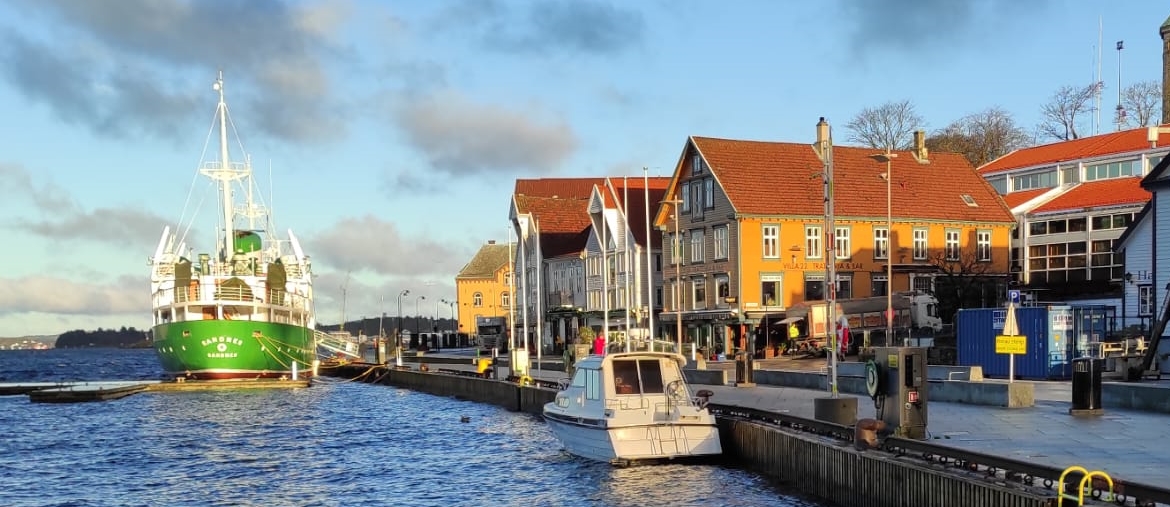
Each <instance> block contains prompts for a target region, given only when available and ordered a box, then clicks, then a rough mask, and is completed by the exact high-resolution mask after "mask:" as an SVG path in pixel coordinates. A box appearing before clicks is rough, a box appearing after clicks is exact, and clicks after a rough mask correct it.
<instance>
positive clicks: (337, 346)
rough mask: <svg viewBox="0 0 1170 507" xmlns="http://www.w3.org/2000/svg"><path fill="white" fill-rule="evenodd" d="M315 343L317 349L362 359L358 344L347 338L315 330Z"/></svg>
mask: <svg viewBox="0 0 1170 507" xmlns="http://www.w3.org/2000/svg"><path fill="white" fill-rule="evenodd" d="M347 336H348V333H347ZM313 341H314V342H316V344H317V347H319V348H323V349H325V350H328V351H330V352H333V353H335V354H341V355H346V356H349V357H354V358H358V357H361V355H360V354H359V353H358V344H357V343H356V342H354V341H353V340H350V339H347V338H345V337H342V336H335V335H331V334H329V333H323V332H321V331H318V330H316V329H314V330H313Z"/></svg>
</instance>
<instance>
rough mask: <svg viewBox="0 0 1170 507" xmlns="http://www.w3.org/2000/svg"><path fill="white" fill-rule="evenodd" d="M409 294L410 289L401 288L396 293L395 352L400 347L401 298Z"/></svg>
mask: <svg viewBox="0 0 1170 507" xmlns="http://www.w3.org/2000/svg"><path fill="white" fill-rule="evenodd" d="M408 294H410V289H402V292H399V293H398V327H397V328H396V329H394V351H395V353H396V354H397V352H398V350H399V349H400V348H401V347H402V298H403V297H405V296H406V295H408Z"/></svg>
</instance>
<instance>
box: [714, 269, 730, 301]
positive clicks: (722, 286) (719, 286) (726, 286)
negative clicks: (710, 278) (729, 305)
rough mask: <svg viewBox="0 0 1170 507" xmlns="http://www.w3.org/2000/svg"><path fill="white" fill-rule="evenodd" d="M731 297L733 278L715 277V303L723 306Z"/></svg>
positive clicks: (726, 276)
mask: <svg viewBox="0 0 1170 507" xmlns="http://www.w3.org/2000/svg"><path fill="white" fill-rule="evenodd" d="M729 297H731V277H729V276H728V275H717V276H716V277H715V298H716V299H715V303H717V304H720V305H722V304H724V303H726V302H727V298H729Z"/></svg>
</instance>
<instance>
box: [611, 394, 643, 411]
mask: <svg viewBox="0 0 1170 507" xmlns="http://www.w3.org/2000/svg"><path fill="white" fill-rule="evenodd" d="M605 408H612V409H615V410H645V409H648V408H650V400H649V399H647V398H646V397H645V396H625V397H621V398H606V399H605Z"/></svg>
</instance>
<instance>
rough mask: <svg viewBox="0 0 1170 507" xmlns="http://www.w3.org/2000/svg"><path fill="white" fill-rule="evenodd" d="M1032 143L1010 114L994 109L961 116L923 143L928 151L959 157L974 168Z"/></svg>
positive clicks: (1030, 138)
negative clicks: (945, 152) (944, 152)
mask: <svg viewBox="0 0 1170 507" xmlns="http://www.w3.org/2000/svg"><path fill="white" fill-rule="evenodd" d="M1033 143H1034V140H1033V139H1032V136H1031V135H1029V134H1028V132H1027V131H1025V130H1024V129H1022V128H1020V127H1019V126H1018V125H1016V121H1015V119H1014V118H1012V115H1011V113H1008V112H1007V111H1004V110H1003V109H1000V108H998V107H991V108H988V109H985V110H983V111H980V112H978V113H973V114H969V115H967V116H964V117H962V118H960V119H958V120H955V121H954V122H952V123H951V124H950V125H947V126H946V127H945V128H943V129H942V130H940V131H938V132H935V133H934V134H933V135H931V136H930V137H928V138H927V139H926V146H927V147H928V148H930V150H931V151H936V152H938V151H947V152H953V153H961V154H963V156H964V157H966V158H967V160H968V161H969V162H971V165H972V166H975V167H979V166H981V165H983V164H986V163H988V162H991V161H992V160H995V159H997V158H999V157H1001V156H1003V155H1006V154H1007V153H1009V152H1011V151H1012V150H1016V149H1019V148H1024V147H1026V146H1030V145H1032V144H1033Z"/></svg>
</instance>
